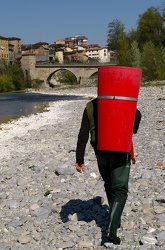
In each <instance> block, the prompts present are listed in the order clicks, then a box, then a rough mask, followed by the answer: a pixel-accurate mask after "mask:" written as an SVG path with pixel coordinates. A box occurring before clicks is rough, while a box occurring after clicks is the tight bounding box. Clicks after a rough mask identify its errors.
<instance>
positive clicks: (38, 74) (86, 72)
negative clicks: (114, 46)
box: [21, 54, 112, 84]
mask: <svg viewBox="0 0 165 250" xmlns="http://www.w3.org/2000/svg"><path fill="white" fill-rule="evenodd" d="M103 65H104V64H48V63H47V64H46V63H45V64H39V63H36V58H35V55H34V54H28V55H23V56H22V60H21V67H22V69H23V71H24V74H25V75H26V76H30V77H31V79H32V80H33V79H40V80H43V82H44V83H48V84H49V82H50V79H51V77H52V76H53V74H55V73H56V72H58V71H60V70H68V71H70V72H72V73H73V74H74V75H75V77H76V79H77V82H79V83H80V84H90V83H91V82H94V81H97V77H98V75H97V72H98V67H99V66H103ZM106 65H108V64H106ZM109 65H112V64H109Z"/></svg>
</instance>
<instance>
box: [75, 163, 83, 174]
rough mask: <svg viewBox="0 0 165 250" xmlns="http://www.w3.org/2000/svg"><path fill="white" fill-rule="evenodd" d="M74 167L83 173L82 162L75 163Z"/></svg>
mask: <svg viewBox="0 0 165 250" xmlns="http://www.w3.org/2000/svg"><path fill="white" fill-rule="evenodd" d="M76 169H77V171H78V172H80V173H83V172H84V164H81V163H76Z"/></svg>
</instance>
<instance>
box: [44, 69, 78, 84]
mask: <svg viewBox="0 0 165 250" xmlns="http://www.w3.org/2000/svg"><path fill="white" fill-rule="evenodd" d="M66 71H68V72H71V73H72V74H73V76H74V77H75V82H76V81H77V82H78V79H77V77H76V75H75V74H74V73H73V72H72V70H70V69H67V68H60V69H56V70H54V71H53V72H52V73H50V75H49V76H48V77H47V79H46V83H47V84H49V85H50V83H51V79H52V77H53V76H54V79H52V81H53V80H54V83H57V82H58V81H57V80H55V79H56V78H57V79H58V76H56V77H55V75H56V73H58V72H61V73H62V72H66ZM54 85H56V84H54Z"/></svg>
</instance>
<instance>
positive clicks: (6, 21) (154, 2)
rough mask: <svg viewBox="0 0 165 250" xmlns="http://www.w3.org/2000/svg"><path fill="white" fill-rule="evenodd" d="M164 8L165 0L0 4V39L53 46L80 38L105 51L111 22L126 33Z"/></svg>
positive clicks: (13, 0)
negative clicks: (150, 10) (147, 15)
mask: <svg viewBox="0 0 165 250" xmlns="http://www.w3.org/2000/svg"><path fill="white" fill-rule="evenodd" d="M163 6H164V7H165V0H82V1H78V0H69V1H68V0H27V1H26V0H25V1H23V0H7V1H3V0H0V36H4V37H18V38H20V39H21V43H22V44H33V43H37V42H47V43H49V44H52V43H54V42H55V41H56V40H59V39H65V38H66V37H72V36H75V35H77V34H81V35H83V36H85V37H87V38H88V44H99V45H100V46H103V47H104V46H106V45H107V34H108V24H109V23H110V22H112V21H113V20H116V19H117V20H119V21H121V22H122V23H123V24H124V27H125V31H126V32H129V31H130V30H131V29H135V28H136V27H137V22H138V18H139V15H140V14H143V13H144V12H145V11H146V10H147V9H148V8H150V7H156V8H157V7H161V8H162V7H163Z"/></svg>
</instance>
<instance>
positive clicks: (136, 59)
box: [130, 41, 141, 68]
mask: <svg viewBox="0 0 165 250" xmlns="http://www.w3.org/2000/svg"><path fill="white" fill-rule="evenodd" d="M140 61H141V53H140V50H139V48H138V43H137V41H133V42H132V43H131V53H130V66H132V67H137V68H139V67H140Z"/></svg>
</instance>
